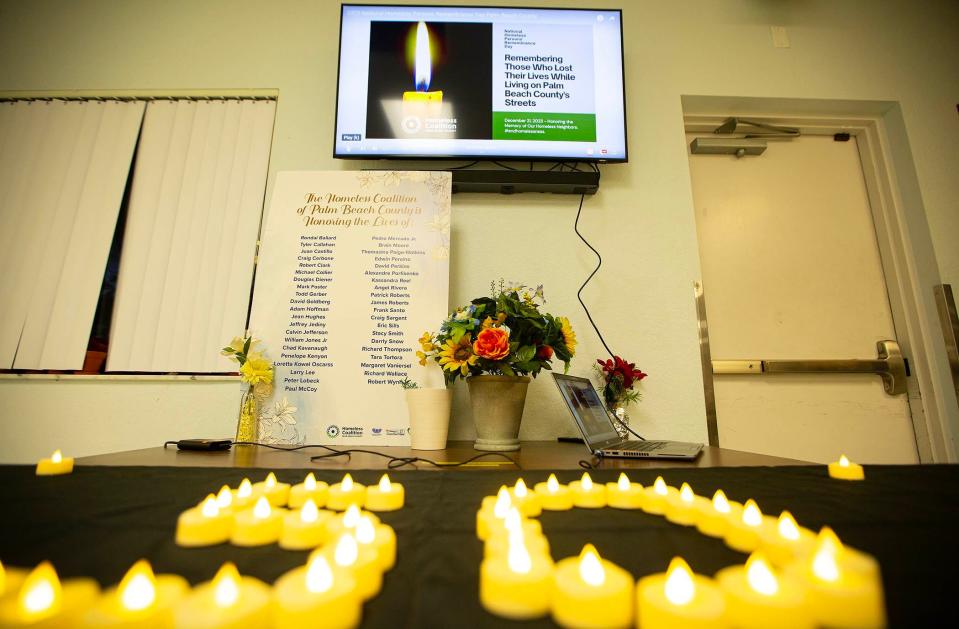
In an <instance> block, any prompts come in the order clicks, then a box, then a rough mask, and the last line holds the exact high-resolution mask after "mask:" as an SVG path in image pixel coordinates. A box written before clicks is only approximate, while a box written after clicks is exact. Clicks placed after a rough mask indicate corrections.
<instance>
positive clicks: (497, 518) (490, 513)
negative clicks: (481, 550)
mask: <svg viewBox="0 0 959 629" xmlns="http://www.w3.org/2000/svg"><path fill="white" fill-rule="evenodd" d="M490 498H492V501H491V500H490ZM491 504H492V507H490V505H491ZM512 504H513V501H512V498H510V493H509V490H508V489H506V485H500V488H499V491H498V492H497V493H496V497H495V498H493V497H492V496H487V497H486V498H483V502H482V504H481V506H480V509H479V511H477V512H476V537H478V538H479V539H480V540H482V541H486V538H487V537H489V534H490V529H491V528H499V527H500V526H502V521H503V518H505V517H506V514H507V513H509V510H510V507H511V506H512Z"/></svg>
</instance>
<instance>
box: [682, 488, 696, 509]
mask: <svg viewBox="0 0 959 629" xmlns="http://www.w3.org/2000/svg"><path fill="white" fill-rule="evenodd" d="M695 497H696V494H694V493H693V488H692V487H690V486H689V483H683V486H682V488H680V490H679V499H680V500H682V501H683V502H685V503H686V504H693V498H695Z"/></svg>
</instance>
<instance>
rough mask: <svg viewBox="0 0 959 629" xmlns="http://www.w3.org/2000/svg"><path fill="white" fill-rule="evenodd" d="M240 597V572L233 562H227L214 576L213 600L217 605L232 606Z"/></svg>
mask: <svg viewBox="0 0 959 629" xmlns="http://www.w3.org/2000/svg"><path fill="white" fill-rule="evenodd" d="M239 598H240V572H239V571H238V570H237V569H236V565H235V564H233V563H232V562H229V561H228V562H226V563H225V564H223V565H222V566H220V569H219V570H218V571H217V573H216V576H215V577H213V602H214V603H216V605H217V607H230V606H232V605H234V604H235V603H236V601H237V599H239Z"/></svg>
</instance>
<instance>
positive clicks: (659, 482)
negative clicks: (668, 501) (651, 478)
mask: <svg viewBox="0 0 959 629" xmlns="http://www.w3.org/2000/svg"><path fill="white" fill-rule="evenodd" d="M653 491H655V492H656V493H657V494H659V495H660V496H665V495H666V494H668V493H669V490H668V489H667V488H666V481H664V480H663V477H662V476H657V477H656V482H654V483H653Z"/></svg>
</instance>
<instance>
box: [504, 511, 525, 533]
mask: <svg viewBox="0 0 959 629" xmlns="http://www.w3.org/2000/svg"><path fill="white" fill-rule="evenodd" d="M503 526H504V527H506V530H507V531H521V530H522V529H523V519H522V518H521V517H520V514H519V509H517V508H516V507H510V508H509V512H507V514H506V517H505V518H503Z"/></svg>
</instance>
